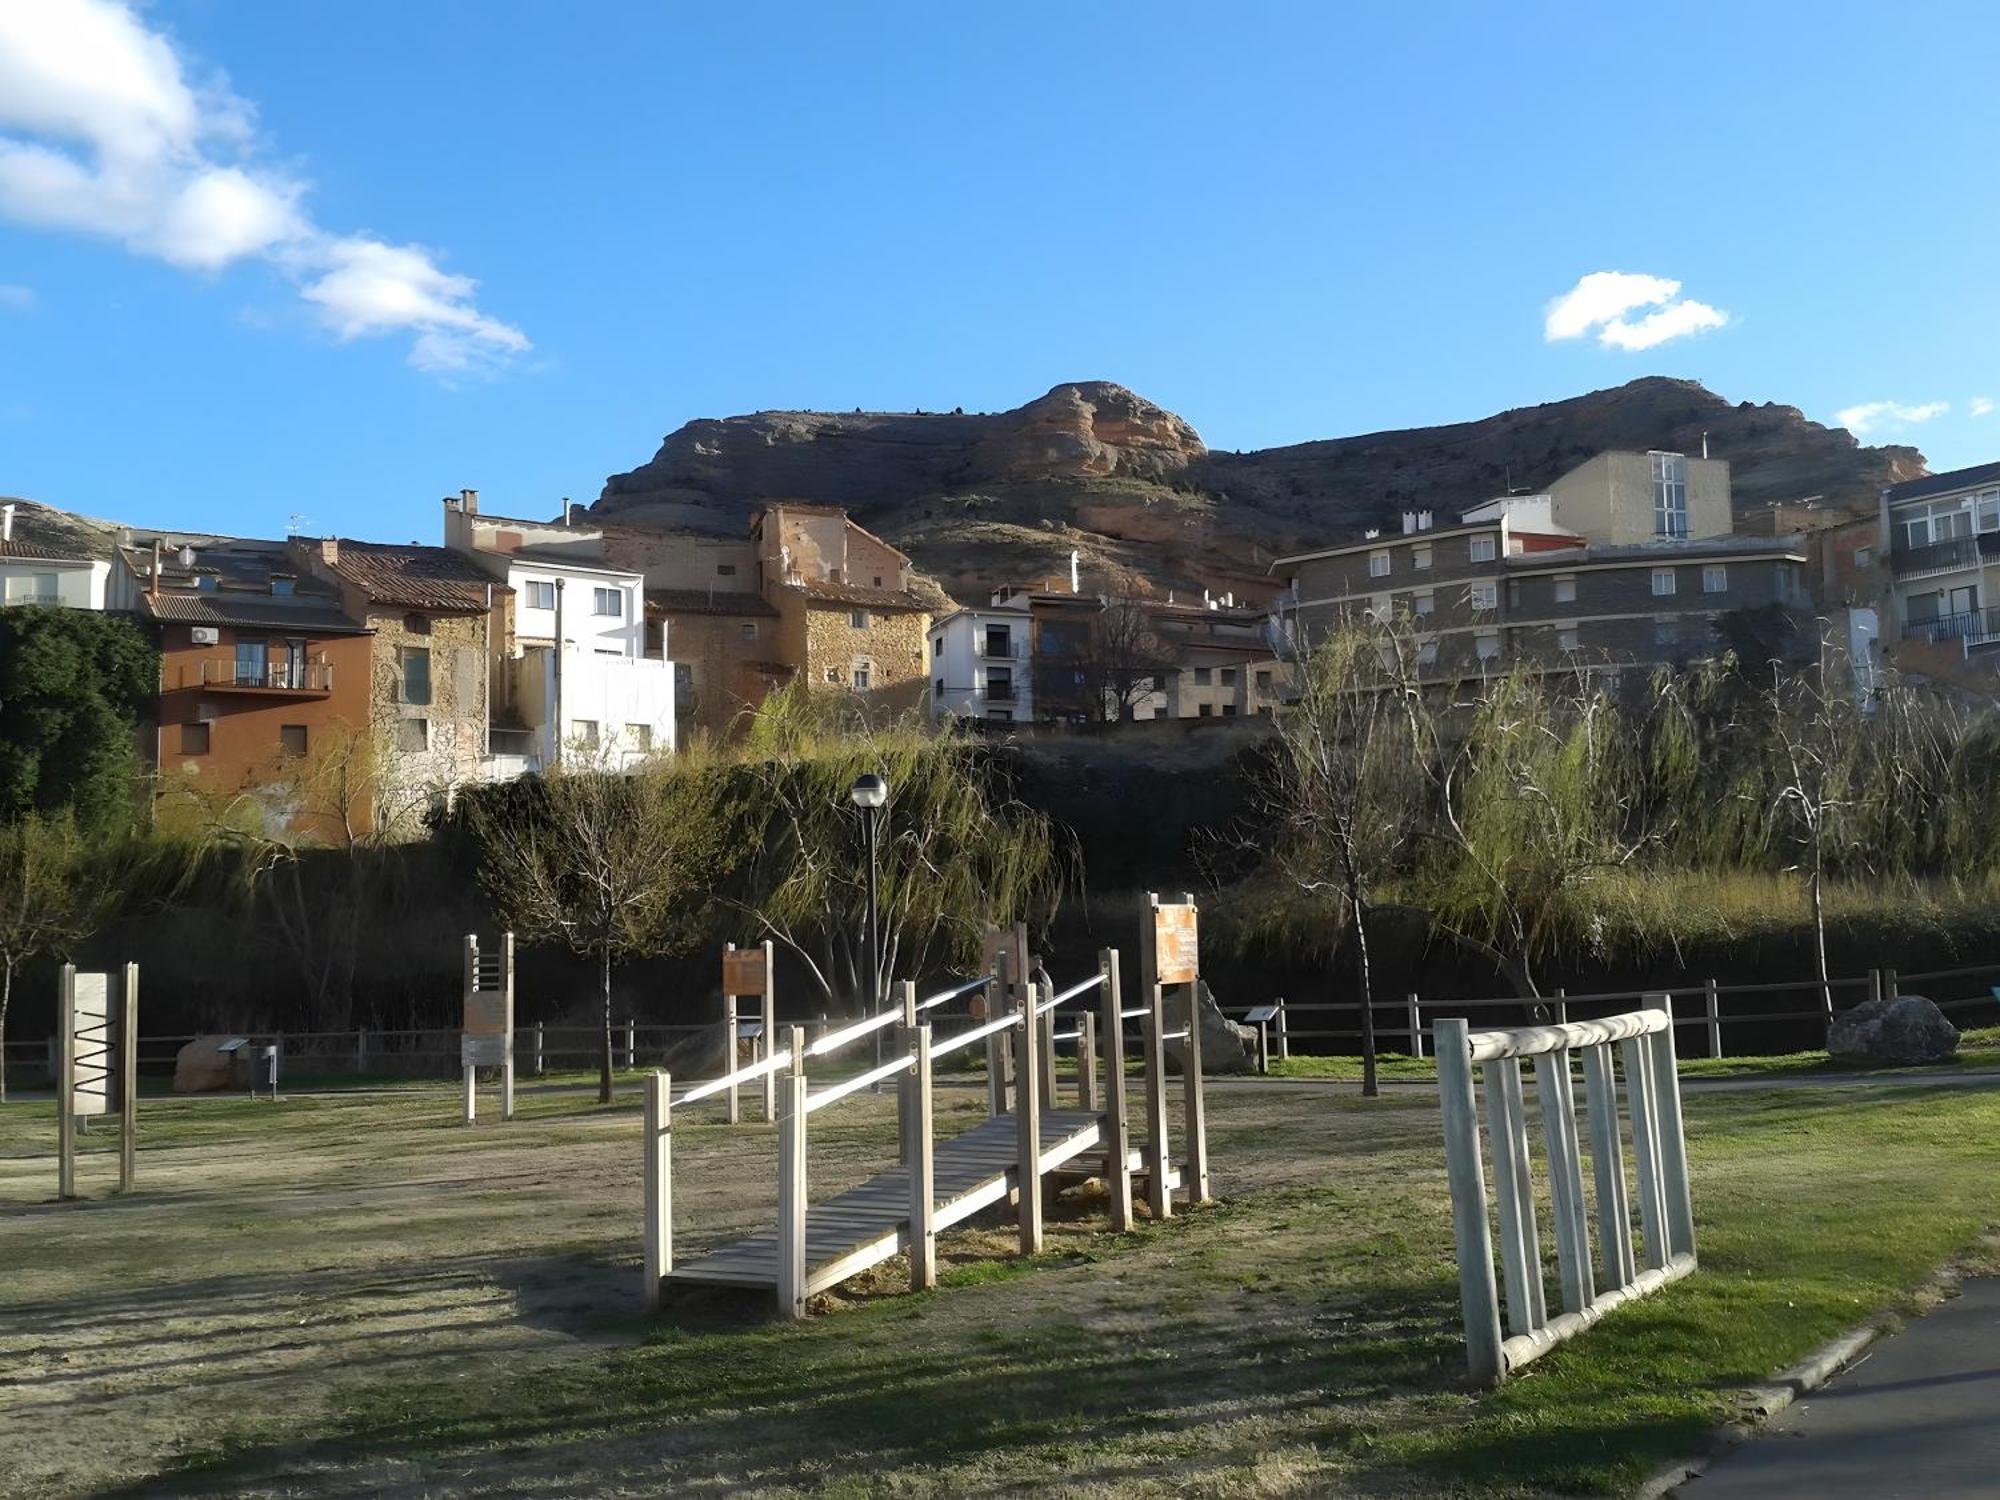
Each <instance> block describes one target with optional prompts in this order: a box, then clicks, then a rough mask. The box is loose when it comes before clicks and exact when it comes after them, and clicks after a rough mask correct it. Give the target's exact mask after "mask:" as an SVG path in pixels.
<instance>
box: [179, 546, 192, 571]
mask: <svg viewBox="0 0 2000 1500" xmlns="http://www.w3.org/2000/svg"><path fill="white" fill-rule="evenodd" d="M180 563H181V566H182V567H184V568H191V567H193V566H194V548H192V547H183V548H181V550H180Z"/></svg>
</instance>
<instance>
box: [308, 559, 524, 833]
mask: <svg viewBox="0 0 2000 1500" xmlns="http://www.w3.org/2000/svg"><path fill="white" fill-rule="evenodd" d="M292 553H293V556H294V557H295V558H297V559H298V561H299V563H300V564H301V566H302V567H303V568H304V569H305V570H306V571H307V572H308V573H309V574H311V575H312V576H314V577H316V578H318V579H320V580H322V581H323V582H325V583H327V584H328V585H330V586H331V587H332V588H334V589H335V590H336V591H337V592H338V594H339V597H340V602H341V607H342V609H343V610H344V611H345V612H346V613H347V615H348V616H349V617H350V618H352V619H356V620H359V621H361V622H362V623H363V624H365V625H366V626H367V627H368V630H369V632H370V635H369V640H370V664H369V674H368V724H369V727H370V730H371V731H372V733H373V735H374V737H375V744H376V756H377V764H378V767H379V780H380V782H381V791H380V796H379V799H378V800H379V801H380V803H381V806H380V807H379V808H378V821H385V822H386V823H387V824H388V825H389V826H392V827H394V828H397V829H398V830H399V831H414V829H415V828H416V827H417V826H419V824H420V821H421V818H422V816H423V814H424V813H425V812H426V811H427V810H428V809H429V808H431V807H432V806H434V805H436V804H437V803H439V802H444V801H449V800H450V798H451V797H452V796H454V795H455V794H456V791H457V789H458V788H459V787H461V786H464V785H466V784H468V783H470V782H475V781H479V780H482V779H485V778H487V777H488V776H490V775H492V774H494V767H495V765H496V762H494V761H493V760H492V759H491V757H490V753H489V745H488V743H487V729H488V725H489V704H488V696H489V693H490V690H491V682H492V678H493V675H494V672H493V668H494V659H495V656H496V647H495V642H496V641H498V642H503V643H504V641H505V639H506V631H507V609H508V604H509V602H510V600H511V598H512V592H511V590H509V589H508V587H507V586H506V585H505V584H504V583H499V582H496V581H495V580H494V579H493V578H492V577H491V576H490V575H489V574H488V573H487V572H486V570H485V569H483V568H481V567H479V566H478V565H477V564H476V563H474V562H473V561H472V559H470V558H468V557H466V556H464V555H463V554H462V553H458V552H454V551H452V550H451V549H450V548H447V547H424V546H418V545H416V544H414V543H413V544H411V545H409V546H391V545H385V544H383V543H380V542H358V541H353V540H350V539H347V538H335V537H327V538H323V539H319V540H308V539H305V538H296V537H295V538H293V540H292ZM509 769H511V767H509Z"/></svg>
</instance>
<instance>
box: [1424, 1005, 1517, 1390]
mask: <svg viewBox="0 0 2000 1500" xmlns="http://www.w3.org/2000/svg"><path fill="white" fill-rule="evenodd" d="M1432 1037H1433V1039H1434V1041H1435V1042H1436V1044H1437V1045H1436V1048H1435V1050H1436V1052H1437V1069H1438V1099H1439V1102H1440V1104H1441V1105H1442V1107H1443V1112H1444V1160H1445V1173H1446V1175H1447V1177H1449V1179H1450V1181H1451V1223H1452V1232H1453V1235H1454V1238H1455V1239H1456V1241H1457V1247H1458V1296H1459V1304H1460V1306H1461V1308H1462V1309H1463V1311H1464V1315H1465V1361H1466V1365H1467V1366H1468V1367H1469V1369H1470V1370H1471V1373H1472V1378H1473V1379H1474V1380H1475V1381H1478V1382H1480V1383H1481V1384H1486V1385H1490V1384H1492V1383H1493V1382H1495V1381H1497V1380H1498V1379H1499V1378H1500V1377H1501V1376H1502V1375H1503V1374H1505V1373H1506V1367H1505V1365H1504V1364H1503V1363H1502V1358H1501V1353H1500V1303H1499V1291H1498V1288H1496V1287H1495V1286H1494V1284H1493V1240H1492V1231H1491V1230H1490V1229H1488V1227H1487V1223H1486V1165H1485V1162H1484V1161H1483V1160H1482V1159H1481V1157H1480V1154H1479V1113H1478V1109H1479V1106H1478V1102H1477V1100H1476V1099H1475V1098H1474V1096H1473V1089H1472V1053H1471V1043H1470V1042H1469V1041H1468V1039H1467V1037H1468V1028H1467V1026H1466V1023H1465V1021H1464V1020H1463V1019H1462V1018H1460V1017H1457V1016H1451V1017H1447V1018H1445V1019H1443V1020H1440V1021H1439V1022H1438V1023H1437V1024H1436V1026H1435V1027H1434V1028H1433V1029H1432Z"/></svg>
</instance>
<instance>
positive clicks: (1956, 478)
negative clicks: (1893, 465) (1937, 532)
mask: <svg viewBox="0 0 2000 1500" xmlns="http://www.w3.org/2000/svg"><path fill="white" fill-rule="evenodd" d="M1990 483H2000V463H1993V464H1974V465H1973V466H1972V467H1971V468H1969V469H1953V470H1952V471H1951V472H1950V473H1948V474H1926V475H1925V476H1924V477H1923V478H1922V479H1906V480H1904V481H1903V483H1901V484H1892V485H1890V486H1889V487H1888V489H1886V490H1885V491H1883V493H1884V494H1886V495H1887V496H1888V497H1889V503H1890V504H1891V505H1896V504H1899V503H1901V502H1902V501H1904V500H1922V499H1925V498H1926V497H1928V496H1931V495H1948V494H1950V493H1951V492H1952V491H1953V490H1963V489H1970V488H1971V487H1972V486H1973V485H1975V484H1990Z"/></svg>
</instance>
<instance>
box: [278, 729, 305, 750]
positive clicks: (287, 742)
mask: <svg viewBox="0 0 2000 1500" xmlns="http://www.w3.org/2000/svg"><path fill="white" fill-rule="evenodd" d="M278 746H279V748H280V749H282V750H283V751H284V752H285V754H287V755H304V754H305V753H306V726H305V725H303V724H280V725H279V726H278Z"/></svg>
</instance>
